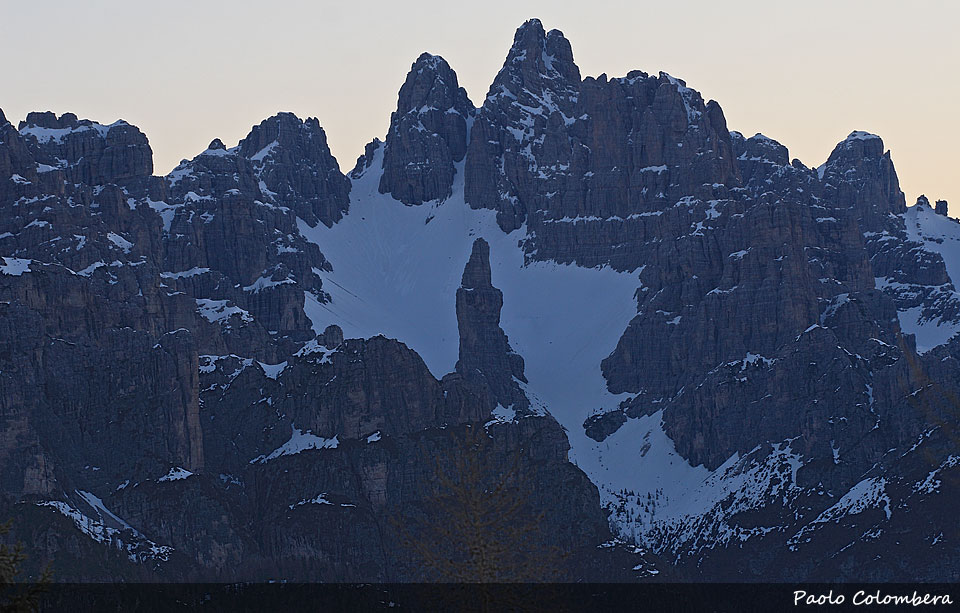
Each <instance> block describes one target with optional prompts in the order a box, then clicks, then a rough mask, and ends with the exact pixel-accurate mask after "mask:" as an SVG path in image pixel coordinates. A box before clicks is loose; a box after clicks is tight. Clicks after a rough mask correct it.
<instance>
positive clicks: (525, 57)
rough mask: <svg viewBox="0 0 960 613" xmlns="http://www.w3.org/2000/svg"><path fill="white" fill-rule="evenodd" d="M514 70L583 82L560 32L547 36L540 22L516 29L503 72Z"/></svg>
mask: <svg viewBox="0 0 960 613" xmlns="http://www.w3.org/2000/svg"><path fill="white" fill-rule="evenodd" d="M514 66H523V67H526V68H528V69H529V70H530V71H531V73H534V74H541V75H547V74H549V73H551V72H556V73H558V74H559V75H560V76H561V77H562V78H564V79H566V80H568V81H576V82H579V81H580V69H579V68H578V67H577V65H576V64H575V63H574V61H573V49H572V48H571V47H570V41H568V40H567V39H566V37H564V35H563V32H561V31H560V30H550V31H549V32H545V31H544V29H543V24H542V23H540V20H539V19H529V20H527V21H526V22H524V24H523V25H522V26H520V27H519V28H517V32H516V34H514V36H513V46H512V47H510V52H509V53H508V54H507V59H506V61H505V62H504V65H503V70H508V69H509V68H510V67H514ZM534 71H535V72H534ZM501 72H503V71H501ZM495 83H496V82H495Z"/></svg>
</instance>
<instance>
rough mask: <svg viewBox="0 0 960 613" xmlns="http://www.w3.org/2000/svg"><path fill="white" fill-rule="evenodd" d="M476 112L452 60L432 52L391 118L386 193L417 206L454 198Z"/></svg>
mask: <svg viewBox="0 0 960 613" xmlns="http://www.w3.org/2000/svg"><path fill="white" fill-rule="evenodd" d="M473 113H474V108H473V103H471V102H470V100H469V98H467V92H466V91H465V90H464V89H463V88H462V87H460V85H459V84H458V82H457V75H456V73H455V72H453V70H452V69H451V68H450V66H449V65H448V64H447V62H446V60H444V59H443V58H442V57H439V56H436V55H430V54H429V53H424V54H423V55H421V56H420V57H419V58H417V61H416V62H414V64H413V66H412V67H411V68H410V73H409V74H407V80H406V81H405V82H404V84H403V87H401V88H400V95H399V99H398V101H397V110H396V112H394V113H393V114H392V115H391V116H390V129H389V130H388V132H387V140H386V144H385V148H384V152H383V175H382V177H381V179H380V193H384V194H387V193H389V194H391V195H392V196H393V197H394V198H396V199H397V200H399V201H401V202H403V203H404V204H411V205H412V204H422V203H424V202H428V201H431V200H442V199H444V198H447V197H448V196H450V195H451V193H452V192H451V190H452V186H453V177H454V173H455V172H456V171H455V168H454V165H455V164H456V163H457V162H461V161H463V157H464V155H465V154H466V150H467V130H468V122H470V121H471V120H472V117H473Z"/></svg>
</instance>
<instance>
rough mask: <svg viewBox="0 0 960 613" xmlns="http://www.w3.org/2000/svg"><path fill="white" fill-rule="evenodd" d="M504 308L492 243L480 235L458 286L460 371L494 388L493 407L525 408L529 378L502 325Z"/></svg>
mask: <svg viewBox="0 0 960 613" xmlns="http://www.w3.org/2000/svg"><path fill="white" fill-rule="evenodd" d="M501 308H503V293H502V292H501V291H500V290H498V289H497V288H495V287H493V285H492V284H491V282H490V245H488V244H487V242H486V241H485V240H483V239H482V238H478V239H477V240H476V241H474V243H473V249H472V251H471V253H470V260H469V261H468V262H467V265H466V267H465V268H464V269H463V281H462V282H461V284H460V288H459V289H457V323H458V328H459V330H460V359H459V360H458V361H457V366H456V372H457V373H458V374H460V375H462V376H463V377H464V378H465V379H467V380H468V381H471V382H474V383H476V384H479V385H481V386H484V387H486V388H488V389H489V390H490V397H491V398H490V403H491V406H490V407H489V408H490V410H492V409H493V408H494V407H495V406H496V405H498V404H499V405H501V406H502V407H508V408H509V407H512V410H514V411H518V410H519V411H525V410H526V409H527V408H528V407H529V405H530V402H529V400H528V399H527V397H526V396H525V395H524V394H523V392H522V391H521V390H520V388H519V386H518V383H519V382H523V383H526V381H527V380H526V379H525V378H524V376H523V358H522V357H521V356H520V355H518V354H517V353H515V352H514V351H513V350H512V349H511V348H510V343H509V342H508V340H507V335H506V334H504V333H503V330H502V329H501V328H500V309H501Z"/></svg>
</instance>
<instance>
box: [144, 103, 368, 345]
mask: <svg viewBox="0 0 960 613" xmlns="http://www.w3.org/2000/svg"><path fill="white" fill-rule="evenodd" d="M349 191H350V182H349V180H348V179H347V178H346V177H345V176H343V175H342V174H341V173H340V168H339V165H338V164H337V161H336V160H335V159H334V158H333V157H332V156H331V155H330V150H329V147H328V146H327V143H326V136H325V135H324V132H323V129H322V128H320V124H319V122H318V121H317V120H316V119H307V120H306V121H301V120H300V119H298V118H297V117H296V116H294V115H292V114H290V113H279V114H278V115H276V116H274V117H271V118H270V119H267V120H264V121H263V122H261V123H260V124H259V125H258V126H254V128H253V129H252V130H251V132H250V134H249V135H248V136H247V137H246V138H245V139H243V140H242V141H240V144H239V145H238V146H237V147H234V148H232V149H226V148H225V147H224V145H223V143H221V142H220V141H219V140H215V141H214V142H213V143H211V145H210V147H208V148H207V149H206V150H205V151H203V152H202V153H200V154H199V155H198V156H196V157H195V158H193V159H192V160H189V161H188V160H184V161H183V162H181V164H180V165H179V166H177V168H175V169H174V170H173V171H172V172H171V173H170V174H169V175H168V176H167V177H166V186H165V195H164V198H163V200H162V201H161V202H159V203H158V202H154V201H152V200H149V199H144V200H142V201H141V202H142V205H143V206H146V207H150V208H153V209H154V210H156V211H158V212H159V213H160V216H161V218H162V223H163V231H164V238H165V248H164V254H165V258H164V261H165V264H164V266H165V270H166V271H167V273H166V274H167V277H165V278H166V279H169V281H167V283H168V284H169V285H170V286H172V287H176V288H177V290H178V291H186V292H187V293H189V294H191V295H193V296H195V297H196V299H198V300H211V301H214V303H216V304H217V305H219V304H220V302H221V301H224V300H225V301H227V303H226V306H225V308H226V309H230V308H233V307H234V305H235V306H236V308H239V309H243V310H244V311H247V312H249V313H250V317H252V318H253V319H254V320H256V321H257V322H258V323H260V324H261V325H262V326H263V328H265V329H266V330H268V331H272V332H273V333H276V334H280V335H281V336H288V337H291V338H294V339H296V340H299V341H302V340H305V339H306V338H308V337H312V336H313V332H312V330H311V324H310V322H309V320H308V319H307V317H306V314H305V313H304V311H303V305H304V295H303V291H304V290H306V291H308V292H310V293H311V295H312V296H314V297H315V298H316V299H317V300H319V301H323V300H325V297H324V294H323V292H322V289H321V282H320V279H319V277H318V275H317V271H319V270H321V269H324V268H326V267H327V266H329V265H328V264H327V263H326V260H325V259H324V258H323V255H322V254H321V253H320V252H319V250H318V249H317V247H316V245H314V244H312V243H309V242H307V241H306V240H305V239H304V238H303V237H302V235H301V234H300V231H299V227H298V224H299V223H305V224H307V226H316V224H317V223H324V224H326V225H330V224H333V223H334V222H335V221H336V220H338V219H340V217H341V216H342V214H343V212H344V211H345V210H346V209H347V206H348V202H349ZM141 202H138V203H137V204H138V205H140V204H141ZM205 304H206V303H205ZM234 350H235V349H234ZM244 353H249V351H248V350H247V351H244Z"/></svg>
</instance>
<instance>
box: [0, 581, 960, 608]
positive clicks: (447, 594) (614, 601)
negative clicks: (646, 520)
mask: <svg viewBox="0 0 960 613" xmlns="http://www.w3.org/2000/svg"><path fill="white" fill-rule="evenodd" d="M5 596H6V592H0V603H2V602H3V598H4V597H5ZM958 597H960V587H958V586H957V585H955V584H925V583H916V584H892V583H886V584H866V583H865V584H833V585H829V584H802V583H798V584H744V583H738V584H730V583H700V584H680V583H672V584H671V583H645V584H306V583H296V584H294V583H273V584H263V583H244V584H210V583H195V584H170V583H167V584H163V583H149V584H92V583H87V584H52V585H49V586H47V589H46V591H45V593H44V594H43V595H42V596H41V599H40V608H39V610H41V611H69V612H71V613H79V612H82V611H378V610H385V611H386V610H388V611H497V612H499V611H605V612H606V611H650V612H661V611H669V612H673V611H677V612H686V611H691V612H700V611H708V612H727V611H729V612H737V613H740V612H747V611H764V612H777V611H877V610H883V611H898V610H911V611H924V610H935V611H953V610H958V609H960V607H958V605H957V603H958V601H960V598H958Z"/></svg>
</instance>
